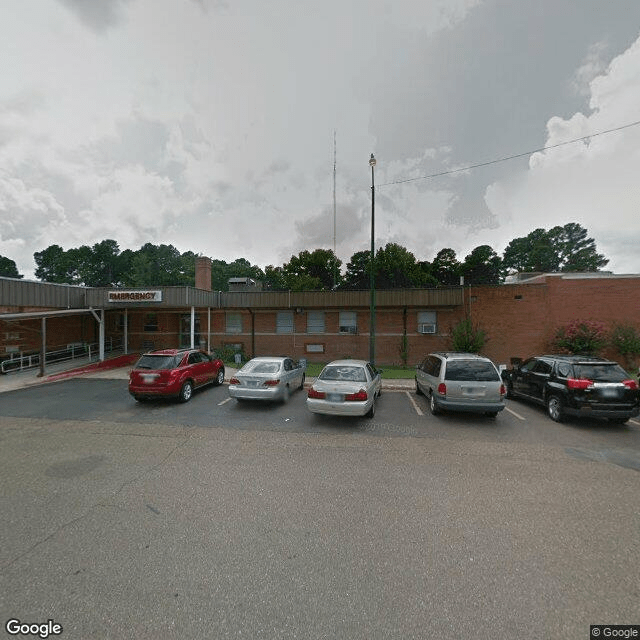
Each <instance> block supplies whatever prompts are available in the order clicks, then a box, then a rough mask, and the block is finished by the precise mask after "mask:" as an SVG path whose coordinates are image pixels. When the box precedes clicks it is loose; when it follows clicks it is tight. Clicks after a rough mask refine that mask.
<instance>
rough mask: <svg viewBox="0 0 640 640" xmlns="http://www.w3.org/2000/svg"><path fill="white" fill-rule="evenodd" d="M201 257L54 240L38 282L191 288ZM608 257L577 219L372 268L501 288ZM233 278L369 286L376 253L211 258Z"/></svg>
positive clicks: (214, 272)
mask: <svg viewBox="0 0 640 640" xmlns="http://www.w3.org/2000/svg"><path fill="white" fill-rule="evenodd" d="M196 257H197V255H196V254H195V253H193V252H191V251H187V252H185V253H180V251H179V250H178V249H176V248H175V247H174V246H173V245H165V244H160V245H154V244H151V243H147V244H145V245H143V246H142V247H140V249H138V250H137V251H133V250H131V249H126V250H124V251H120V248H119V246H118V243H117V242H116V241H115V240H103V241H102V242H98V243H96V244H94V245H93V246H92V247H89V246H86V245H83V246H81V247H78V248H72V249H67V250H65V249H63V248H62V247H60V246H59V245H56V244H54V245H51V246H49V247H47V248H46V249H44V250H43V251H39V252H36V253H34V255H33V258H34V261H35V263H36V267H37V268H36V271H35V275H36V278H38V279H39V280H41V281H43V282H56V283H61V284H75V285H84V286H87V287H149V286H175V285H178V286H179V285H183V286H193V285H194V284H195V259H196ZM608 262H609V260H608V259H606V258H605V257H604V256H603V255H601V254H599V253H598V252H597V250H596V244H595V241H594V240H593V238H590V237H588V232H587V230H586V229H585V228H584V227H582V226H581V225H580V224H578V223H575V222H571V223H568V224H565V225H564V226H562V227H561V226H556V227H553V228H552V229H549V230H545V229H535V230H534V231H532V232H531V233H529V234H528V235H527V236H525V237H522V238H515V239H513V240H512V241H511V242H510V243H509V244H508V245H507V247H506V249H505V250H504V253H503V254H502V256H499V255H498V254H497V253H496V251H495V250H494V249H493V248H492V247H490V246H489V245H480V246H478V247H476V248H475V249H473V250H472V251H471V253H469V255H467V256H466V257H465V258H464V260H462V261H460V260H459V259H458V257H457V255H456V252H455V251H454V250H453V249H450V248H444V249H441V250H440V251H439V252H438V253H437V254H436V256H435V257H434V259H433V260H432V261H431V262H429V261H426V260H425V261H421V260H418V259H417V258H416V257H415V255H414V254H413V253H412V252H411V251H409V250H408V249H406V248H405V247H403V246H401V245H399V244H396V243H393V242H391V243H388V244H386V245H385V246H384V247H380V248H379V249H378V250H377V251H376V253H375V260H374V264H373V269H374V280H375V286H376V288H378V289H395V288H412V287H441V286H452V285H458V284H460V282H461V278H463V279H464V284H471V285H480V284H490V285H495V284H501V283H502V282H504V280H505V277H506V276H507V275H508V274H509V273H514V272H547V273H548V272H560V271H598V270H600V269H601V268H602V267H604V266H605V265H606V264H607V263H608ZM0 275H1V276H6V277H11V278H21V277H22V276H21V275H20V274H19V273H18V270H17V268H16V264H15V262H14V261H13V260H10V259H9V258H5V257H2V256H0ZM233 277H249V278H253V279H255V280H259V281H261V282H262V285H263V289H267V290H274V291H287V290H291V291H305V290H331V289H368V288H369V286H370V279H371V255H370V251H358V252H356V253H354V254H353V255H352V256H351V258H350V260H349V261H348V262H347V264H346V265H344V269H343V263H342V261H341V260H340V259H339V258H338V257H337V256H336V255H335V254H334V253H333V251H331V250H330V249H315V250H313V251H307V250H305V251H301V252H300V253H299V254H298V255H297V256H291V259H290V260H289V262H287V263H285V264H283V265H281V266H273V265H269V266H267V267H266V268H265V269H264V270H263V269H261V268H260V267H258V266H256V265H252V264H251V263H250V262H249V261H248V260H246V259H245V258H237V259H236V260H234V261H233V262H230V263H227V262H225V261H224V260H212V265H211V286H212V289H213V290H214V291H227V290H228V281H229V278H233Z"/></svg>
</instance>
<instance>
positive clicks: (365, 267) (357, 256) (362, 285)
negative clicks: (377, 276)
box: [342, 251, 371, 290]
mask: <svg viewBox="0 0 640 640" xmlns="http://www.w3.org/2000/svg"><path fill="white" fill-rule="evenodd" d="M370 273H371V251H357V252H356V253H354V254H353V255H352V256H351V259H350V260H349V262H347V267H346V270H345V274H344V279H343V282H342V288H343V289H353V290H358V289H369V287H370V284H371V279H370V278H371V276H370V275H369V274H370Z"/></svg>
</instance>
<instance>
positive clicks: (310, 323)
mask: <svg viewBox="0 0 640 640" xmlns="http://www.w3.org/2000/svg"><path fill="white" fill-rule="evenodd" d="M307 333H324V311H309V312H307Z"/></svg>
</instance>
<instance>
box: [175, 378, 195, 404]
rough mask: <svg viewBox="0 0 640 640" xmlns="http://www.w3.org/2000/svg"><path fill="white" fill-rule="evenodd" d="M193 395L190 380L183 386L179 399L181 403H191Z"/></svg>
mask: <svg viewBox="0 0 640 640" xmlns="http://www.w3.org/2000/svg"><path fill="white" fill-rule="evenodd" d="M192 395H193V384H192V383H191V381H190V380H187V381H186V382H185V383H184V384H183V385H182V389H180V395H179V396H178V399H179V400H180V402H189V400H191V396H192Z"/></svg>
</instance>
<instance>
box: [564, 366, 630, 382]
mask: <svg viewBox="0 0 640 640" xmlns="http://www.w3.org/2000/svg"><path fill="white" fill-rule="evenodd" d="M573 373H574V376H575V377H576V378H582V379H586V380H594V381H597V382H622V381H623V380H628V379H629V374H628V373H627V372H626V371H625V370H624V369H623V368H622V367H621V366H620V365H619V364H615V363H611V364H576V365H574V366H573Z"/></svg>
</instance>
